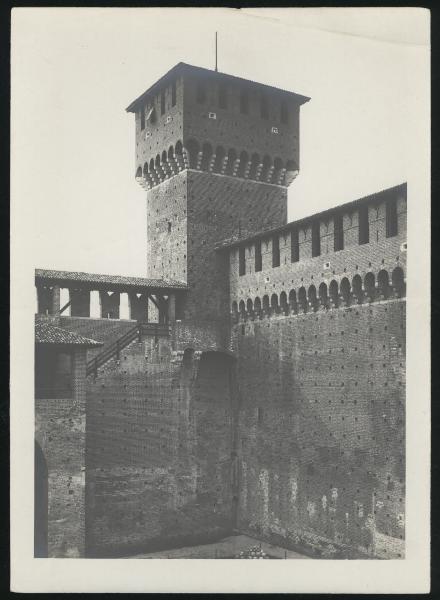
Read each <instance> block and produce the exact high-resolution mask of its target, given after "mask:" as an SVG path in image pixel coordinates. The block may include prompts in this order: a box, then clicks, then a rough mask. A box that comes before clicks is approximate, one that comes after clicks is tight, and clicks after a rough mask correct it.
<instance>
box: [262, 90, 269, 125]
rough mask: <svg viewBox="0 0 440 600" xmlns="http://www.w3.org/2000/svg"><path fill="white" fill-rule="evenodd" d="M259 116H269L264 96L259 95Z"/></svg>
mask: <svg viewBox="0 0 440 600" xmlns="http://www.w3.org/2000/svg"><path fill="white" fill-rule="evenodd" d="M260 116H261V118H262V119H268V118H269V105H268V103H267V98H266V96H261V99H260Z"/></svg>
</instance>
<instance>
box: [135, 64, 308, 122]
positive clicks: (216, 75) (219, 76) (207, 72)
mask: <svg viewBox="0 0 440 600" xmlns="http://www.w3.org/2000/svg"><path fill="white" fill-rule="evenodd" d="M188 74H189V75H191V74H194V75H199V76H203V77H206V78H210V79H212V80H218V81H225V82H226V81H230V82H235V83H241V84H242V85H250V86H255V87H256V88H259V89H261V90H267V91H272V92H274V91H275V92H278V93H280V92H281V93H282V94H286V95H287V96H290V97H291V98H295V100H296V102H297V103H298V104H299V105H301V104H305V103H306V102H308V101H309V100H310V98H309V97H308V96H303V95H301V94H296V93H295V92H290V91H288V90H284V89H281V88H277V87H274V86H271V85H266V84H264V83H259V82H258V81H253V80H252V79H244V78H243V77H237V76H235V75H229V74H228V73H220V72H219V71H213V70H211V69H205V68H204V67H196V66H194V65H189V64H187V63H184V62H179V63H177V65H174V67H173V68H172V69H170V70H169V71H168V72H167V73H165V75H163V76H162V77H161V78H160V79H158V80H157V81H156V82H155V83H154V84H153V85H151V86H150V87H149V88H148V89H147V90H145V92H143V93H142V94H141V95H140V96H138V97H137V98H136V99H135V100H133V102H131V104H129V105H128V106H127V108H126V109H125V110H126V111H127V112H136V110H137V109H138V107H139V106H141V105H142V104H144V102H145V100H146V99H147V98H148V96H150V95H152V94H154V93H155V92H156V91H157V90H158V89H160V88H161V87H162V86H163V85H164V84H166V83H168V81H171V80H172V79H173V78H175V77H177V76H179V75H188Z"/></svg>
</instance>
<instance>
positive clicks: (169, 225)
mask: <svg viewBox="0 0 440 600" xmlns="http://www.w3.org/2000/svg"><path fill="white" fill-rule="evenodd" d="M168 233H171V221H168Z"/></svg>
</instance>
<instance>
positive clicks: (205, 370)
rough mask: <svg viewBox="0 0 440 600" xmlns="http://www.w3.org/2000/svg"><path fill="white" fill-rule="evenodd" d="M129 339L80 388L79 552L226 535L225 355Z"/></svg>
mask: <svg viewBox="0 0 440 600" xmlns="http://www.w3.org/2000/svg"><path fill="white" fill-rule="evenodd" d="M170 342H171V338H170V339H168V338H159V339H158V342H157V344H156V343H155V342H154V339H152V338H145V339H144V340H143V341H142V342H137V341H136V342H133V343H132V344H131V345H130V346H128V347H127V348H126V349H125V350H124V351H123V352H122V353H121V359H120V361H116V360H113V361H109V362H108V363H106V365H105V366H104V367H103V368H102V369H100V371H99V374H98V377H97V378H96V380H95V379H94V378H93V377H90V378H89V382H88V392H87V501H86V502H87V554H88V556H116V555H123V554H130V553H132V552H135V551H137V550H140V549H151V548H160V547H173V546H175V545H178V544H183V543H199V542H201V541H204V540H208V539H213V538H217V537H218V536H221V535H225V534H227V533H230V532H231V528H232V509H231V505H232V494H231V481H230V478H231V476H230V462H231V460H232V459H231V455H230V450H231V436H232V431H233V427H232V420H233V412H232V403H233V399H234V391H233V390H231V383H230V377H229V372H230V369H231V364H230V361H231V359H230V357H228V356H227V355H222V354H219V353H206V354H203V353H202V354H201V353H200V352H196V353H195V354H194V352H193V351H187V353H186V354H185V355H184V353H183V352H182V351H179V352H177V351H172V350H171V344H170Z"/></svg>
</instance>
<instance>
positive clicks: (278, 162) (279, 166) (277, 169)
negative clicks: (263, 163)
mask: <svg viewBox="0 0 440 600" xmlns="http://www.w3.org/2000/svg"><path fill="white" fill-rule="evenodd" d="M273 166H274V170H273V173H272V183H278V179H279V178H280V172H281V169H282V168H283V161H282V160H281V158H276V159H275V160H274V162H273Z"/></svg>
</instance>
